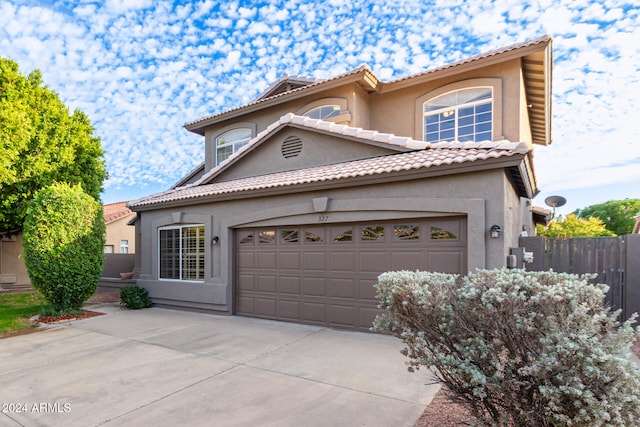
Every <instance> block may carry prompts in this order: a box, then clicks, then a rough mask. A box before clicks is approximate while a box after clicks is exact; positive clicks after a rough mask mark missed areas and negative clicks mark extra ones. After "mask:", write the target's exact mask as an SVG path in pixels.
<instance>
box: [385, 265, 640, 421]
mask: <svg viewBox="0 0 640 427" xmlns="http://www.w3.org/2000/svg"><path fill="white" fill-rule="evenodd" d="M589 279H590V277H578V276H575V275H569V274H560V273H554V272H525V271H524V270H492V271H487V270H481V271H477V272H476V273H473V274H469V275H468V276H466V277H464V278H461V277H457V276H454V275H449V274H442V273H426V272H408V271H400V272H390V273H384V274H382V275H381V276H380V277H379V279H378V285H377V290H378V298H379V300H380V306H381V307H382V308H384V309H385V310H386V311H385V313H384V314H383V315H380V316H378V318H377V319H376V321H375V322H374V328H375V329H377V330H380V331H389V332H391V333H392V334H393V335H395V336H397V337H399V338H401V339H402V340H403V341H404V343H405V344H406V345H407V348H405V349H404V350H403V354H405V355H406V356H407V357H409V359H410V361H409V362H408V365H409V370H413V369H414V368H416V369H417V368H419V367H421V366H424V367H428V368H435V369H434V374H435V376H436V378H437V380H438V381H440V382H441V383H443V384H445V385H446V386H447V387H448V388H449V389H450V390H451V391H452V392H453V394H454V397H455V398H456V399H457V400H458V401H459V402H460V403H462V404H464V405H465V406H466V407H468V408H469V409H470V410H471V411H472V413H473V414H474V416H475V417H476V418H477V420H476V421H477V422H480V423H482V424H483V425H492V426H507V425H509V426H518V427H519V426H522V427H525V426H527V427H528V426H585V427H586V426H589V427H592V426H605V425H606V426H631V425H640V394H639V393H638V390H640V371H639V370H638V368H637V367H636V366H634V364H633V363H632V362H630V361H629V360H628V352H629V347H630V345H631V343H632V342H633V340H634V339H635V338H636V337H638V335H639V331H637V330H634V329H633V328H632V327H631V322H632V321H633V318H632V319H631V320H630V321H628V322H625V323H624V324H622V325H620V324H619V322H618V321H617V320H616V319H617V314H618V313H615V312H611V311H610V310H609V309H608V308H607V307H605V305H604V296H605V293H606V290H607V287H606V286H605V285H592V284H589V283H588V280H589Z"/></svg>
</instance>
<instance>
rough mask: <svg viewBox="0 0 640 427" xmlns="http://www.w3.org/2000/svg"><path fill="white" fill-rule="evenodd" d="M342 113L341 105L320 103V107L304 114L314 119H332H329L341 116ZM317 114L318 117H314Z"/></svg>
mask: <svg viewBox="0 0 640 427" xmlns="http://www.w3.org/2000/svg"><path fill="white" fill-rule="evenodd" d="M316 112H317V114H316ZM341 114H342V109H341V108H340V106H339V105H336V104H333V105H328V104H325V105H320V106H318V107H314V108H312V109H310V110H309V111H307V112H306V113H304V114H303V116H305V117H310V118H312V119H319V120H324V121H331V120H329V119H331V118H333V117H339V116H340V115H341ZM315 115H317V116H318V117H314V116H315Z"/></svg>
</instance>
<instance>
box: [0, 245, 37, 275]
mask: <svg viewBox="0 0 640 427" xmlns="http://www.w3.org/2000/svg"><path fill="white" fill-rule="evenodd" d="M22 254H23V249H22V234H18V235H16V236H13V237H11V238H5V239H0V287H1V286H2V284H3V283H4V284H16V285H23V284H29V283H31V280H30V279H29V275H28V274H27V268H26V267H25V265H24V259H23V258H22Z"/></svg>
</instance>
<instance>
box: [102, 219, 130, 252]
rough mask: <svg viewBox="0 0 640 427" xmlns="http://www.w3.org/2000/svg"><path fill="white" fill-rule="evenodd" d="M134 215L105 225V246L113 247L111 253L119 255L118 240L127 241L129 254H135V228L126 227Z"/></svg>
mask: <svg viewBox="0 0 640 427" xmlns="http://www.w3.org/2000/svg"><path fill="white" fill-rule="evenodd" d="M133 216H135V214H131V215H127V216H126V217H122V218H119V219H117V220H115V221H113V222H110V223H109V224H107V234H106V238H105V246H107V245H113V253H115V254H119V253H120V240H128V241H129V253H130V254H132V253H135V239H136V234H135V227H132V226H130V225H127V222H128V221H129V220H130V219H131V218H132V217H133Z"/></svg>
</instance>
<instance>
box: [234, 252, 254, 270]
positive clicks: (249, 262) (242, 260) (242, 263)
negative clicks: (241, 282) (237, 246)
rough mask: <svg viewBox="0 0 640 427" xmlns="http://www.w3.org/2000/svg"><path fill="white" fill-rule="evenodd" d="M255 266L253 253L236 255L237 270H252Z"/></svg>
mask: <svg viewBox="0 0 640 427" xmlns="http://www.w3.org/2000/svg"><path fill="white" fill-rule="evenodd" d="M255 265H256V264H255V253H253V252H240V253H239V254H238V268H253V267H255Z"/></svg>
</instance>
